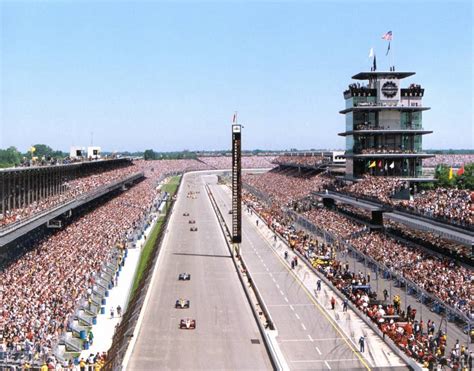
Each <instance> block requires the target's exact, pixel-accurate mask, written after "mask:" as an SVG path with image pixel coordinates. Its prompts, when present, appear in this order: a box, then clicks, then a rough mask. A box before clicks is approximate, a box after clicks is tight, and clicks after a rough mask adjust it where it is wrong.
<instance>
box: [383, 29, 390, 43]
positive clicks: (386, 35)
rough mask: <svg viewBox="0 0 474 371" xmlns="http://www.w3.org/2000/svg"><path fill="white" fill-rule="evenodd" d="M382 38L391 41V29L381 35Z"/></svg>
mask: <svg viewBox="0 0 474 371" xmlns="http://www.w3.org/2000/svg"><path fill="white" fill-rule="evenodd" d="M382 39H384V40H387V41H392V31H388V32H386V33H384V34H383V35H382Z"/></svg>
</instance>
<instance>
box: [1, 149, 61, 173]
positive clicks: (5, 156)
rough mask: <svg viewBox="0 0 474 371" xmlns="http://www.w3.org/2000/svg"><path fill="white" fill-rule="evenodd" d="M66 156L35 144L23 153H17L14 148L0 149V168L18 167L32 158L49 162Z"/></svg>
mask: <svg viewBox="0 0 474 371" xmlns="http://www.w3.org/2000/svg"><path fill="white" fill-rule="evenodd" d="M67 155H68V154H67V153H65V152H62V151H58V150H53V149H52V148H51V147H50V146H48V145H46V144H35V145H34V146H32V147H31V149H30V150H29V151H28V152H25V153H22V152H20V151H18V149H17V148H16V147H8V148H7V149H0V168H5V167H12V166H18V165H20V164H21V163H23V162H25V161H29V160H31V159H32V158H34V157H36V158H38V159H46V160H48V161H49V160H50V159H52V158H54V159H62V158H65V157H66V156H67Z"/></svg>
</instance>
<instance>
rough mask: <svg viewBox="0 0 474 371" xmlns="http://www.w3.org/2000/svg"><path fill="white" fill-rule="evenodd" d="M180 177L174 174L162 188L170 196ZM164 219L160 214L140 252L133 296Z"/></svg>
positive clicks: (173, 193) (166, 209)
mask: <svg viewBox="0 0 474 371" xmlns="http://www.w3.org/2000/svg"><path fill="white" fill-rule="evenodd" d="M180 178H181V176H174V177H172V178H170V179H169V180H168V182H167V183H166V184H164V185H163V186H162V187H161V190H162V191H163V192H168V193H169V194H170V197H173V196H174V195H175V193H176V190H177V189H178V185H179V179H180ZM164 211H165V214H166V213H167V212H168V204H166V207H165V210H164ZM164 219H165V216H160V217H159V218H158V221H157V222H156V224H155V226H154V227H153V229H152V231H151V233H150V235H149V236H148V238H147V241H146V243H145V246H144V247H143V250H142V253H141V254H140V260H139V261H138V267H137V271H136V272H135V277H134V279H133V286H132V295H131V297H133V295H134V294H135V290H136V289H137V287H138V286H139V285H140V282H141V281H142V279H143V273H144V271H145V267H146V265H147V264H148V261H149V260H150V258H151V256H152V253H153V249H154V248H155V244H156V239H157V238H158V234H159V233H160V231H161V228H162V227H163V222H164Z"/></svg>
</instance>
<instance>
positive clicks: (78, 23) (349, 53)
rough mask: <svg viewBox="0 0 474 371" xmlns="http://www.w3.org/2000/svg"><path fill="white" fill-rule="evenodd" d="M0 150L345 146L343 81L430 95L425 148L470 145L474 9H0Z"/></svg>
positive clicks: (242, 5)
mask: <svg viewBox="0 0 474 371" xmlns="http://www.w3.org/2000/svg"><path fill="white" fill-rule="evenodd" d="M0 12H1V18H0V27H1V28H0V32H1V38H0V40H1V44H0V63H1V66H0V67H1V70H0V85H1V86H0V88H1V90H0V99H1V100H0V148H5V147H8V146H10V145H14V146H17V147H18V148H19V149H20V150H23V151H24V150H26V149H27V148H28V147H29V146H30V145H31V144H33V143H45V144H49V145H50V146H52V147H53V148H55V149H63V150H68V149H69V147H70V146H71V145H89V144H90V141H91V132H93V133H94V134H93V137H94V144H96V145H100V146H102V148H103V149H104V150H131V151H133V150H143V149H146V148H154V149H155V150H158V151H170V150H181V149H190V150H199V149H209V150H212V149H223V148H229V147H230V122H231V118H232V114H233V112H234V110H237V111H239V121H240V122H241V123H243V124H244V125H245V129H244V132H243V144H244V148H245V149H255V148H261V149H270V148H271V149H289V148H305V149H307V148H343V147H344V139H343V138H342V137H338V136H337V133H338V132H341V131H344V117H343V115H340V114H339V113H338V111H339V110H341V109H343V108H344V100H343V95H342V92H343V90H345V88H346V87H347V85H348V84H349V83H351V76H352V75H354V74H355V73H357V72H359V71H362V70H369V69H370V65H371V64H370V61H369V59H368V52H369V49H370V48H371V47H374V48H375V51H376V54H377V62H378V67H379V68H378V69H379V70H385V69H388V58H387V57H385V50H386V47H387V42H386V41H384V40H382V39H381V35H382V34H383V33H384V32H386V31H388V30H392V31H393V35H394V36H393V38H394V40H393V42H392V51H393V53H394V55H393V56H394V59H395V65H396V68H397V70H398V71H402V70H409V71H415V72H417V74H416V75H415V76H413V77H412V78H410V79H407V80H405V84H407V85H408V84H410V83H412V82H413V83H419V84H421V85H422V86H423V87H424V88H425V89H426V90H425V98H424V103H425V105H428V106H431V107H432V109H431V111H428V112H426V113H424V126H425V127H426V128H429V129H433V130H434V134H432V135H428V136H425V137H424V147H425V148H474V145H473V142H474V134H473V111H472V104H473V78H472V65H473V45H472V44H473V28H472V27H473V26H472V25H473V6H472V2H471V1H458V2H457V1H445V2H441V1H435V2H433V1H414V0H405V1H403V0H402V1H398V2H396V3H395V2H387V1H365V2H357V1H339V0H337V1H328V2H321V1H318V2H309V1H305V2H267V1H261V2H236V1H232V2H198V1H188V2H177V3H175V2H173V3H172V2H156V1H143V2H136V1H135V2H118V3H117V2H111V1H105V2H89V1H88V2H84V1H77V2H73V1H42V2H33V1H31V2H29V1H24V2H20V1H15V2H5V1H1V0H0Z"/></svg>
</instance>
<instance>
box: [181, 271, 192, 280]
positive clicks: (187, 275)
mask: <svg viewBox="0 0 474 371" xmlns="http://www.w3.org/2000/svg"><path fill="white" fill-rule="evenodd" d="M190 279H191V275H190V274H189V273H180V274H179V276H178V280H180V281H189V280H190Z"/></svg>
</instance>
